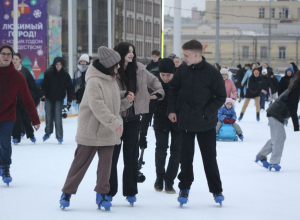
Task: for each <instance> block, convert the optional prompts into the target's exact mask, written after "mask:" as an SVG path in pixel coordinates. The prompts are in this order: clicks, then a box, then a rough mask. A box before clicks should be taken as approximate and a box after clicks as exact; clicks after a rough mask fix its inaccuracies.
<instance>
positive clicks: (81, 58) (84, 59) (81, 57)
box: [78, 54, 90, 63]
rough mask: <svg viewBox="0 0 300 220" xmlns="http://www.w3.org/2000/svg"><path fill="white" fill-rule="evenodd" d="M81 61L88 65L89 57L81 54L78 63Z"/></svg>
mask: <svg viewBox="0 0 300 220" xmlns="http://www.w3.org/2000/svg"><path fill="white" fill-rule="evenodd" d="M81 60H83V61H86V62H87V63H90V59H89V55H87V54H82V55H81V56H80V58H79V61H78V63H79V62H80V61H81Z"/></svg>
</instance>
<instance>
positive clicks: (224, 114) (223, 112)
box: [218, 106, 236, 121]
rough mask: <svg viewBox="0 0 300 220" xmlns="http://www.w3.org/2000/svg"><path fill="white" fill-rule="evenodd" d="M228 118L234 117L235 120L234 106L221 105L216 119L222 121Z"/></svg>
mask: <svg viewBox="0 0 300 220" xmlns="http://www.w3.org/2000/svg"><path fill="white" fill-rule="evenodd" d="M225 118H226V119H227V120H230V119H234V120H236V113H235V110H234V108H232V107H231V108H230V109H228V108H226V106H223V107H222V108H221V109H220V110H219V111H218V119H219V120H220V121H223V120H224V119H225Z"/></svg>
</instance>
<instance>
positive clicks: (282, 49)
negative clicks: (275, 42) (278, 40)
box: [278, 47, 286, 59]
mask: <svg viewBox="0 0 300 220" xmlns="http://www.w3.org/2000/svg"><path fill="white" fill-rule="evenodd" d="M278 52H279V53H278V58H279V59H286V47H279V51H278Z"/></svg>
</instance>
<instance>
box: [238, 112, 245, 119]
mask: <svg viewBox="0 0 300 220" xmlns="http://www.w3.org/2000/svg"><path fill="white" fill-rule="evenodd" d="M243 116H244V113H241V114H240V117H239V118H238V120H239V121H241V120H242V119H243Z"/></svg>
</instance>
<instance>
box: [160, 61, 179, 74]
mask: <svg viewBox="0 0 300 220" xmlns="http://www.w3.org/2000/svg"><path fill="white" fill-rule="evenodd" d="M158 68H159V72H161V73H174V72H175V64H174V61H173V60H172V59H170V58H164V59H161V60H160V61H159V64H158Z"/></svg>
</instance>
